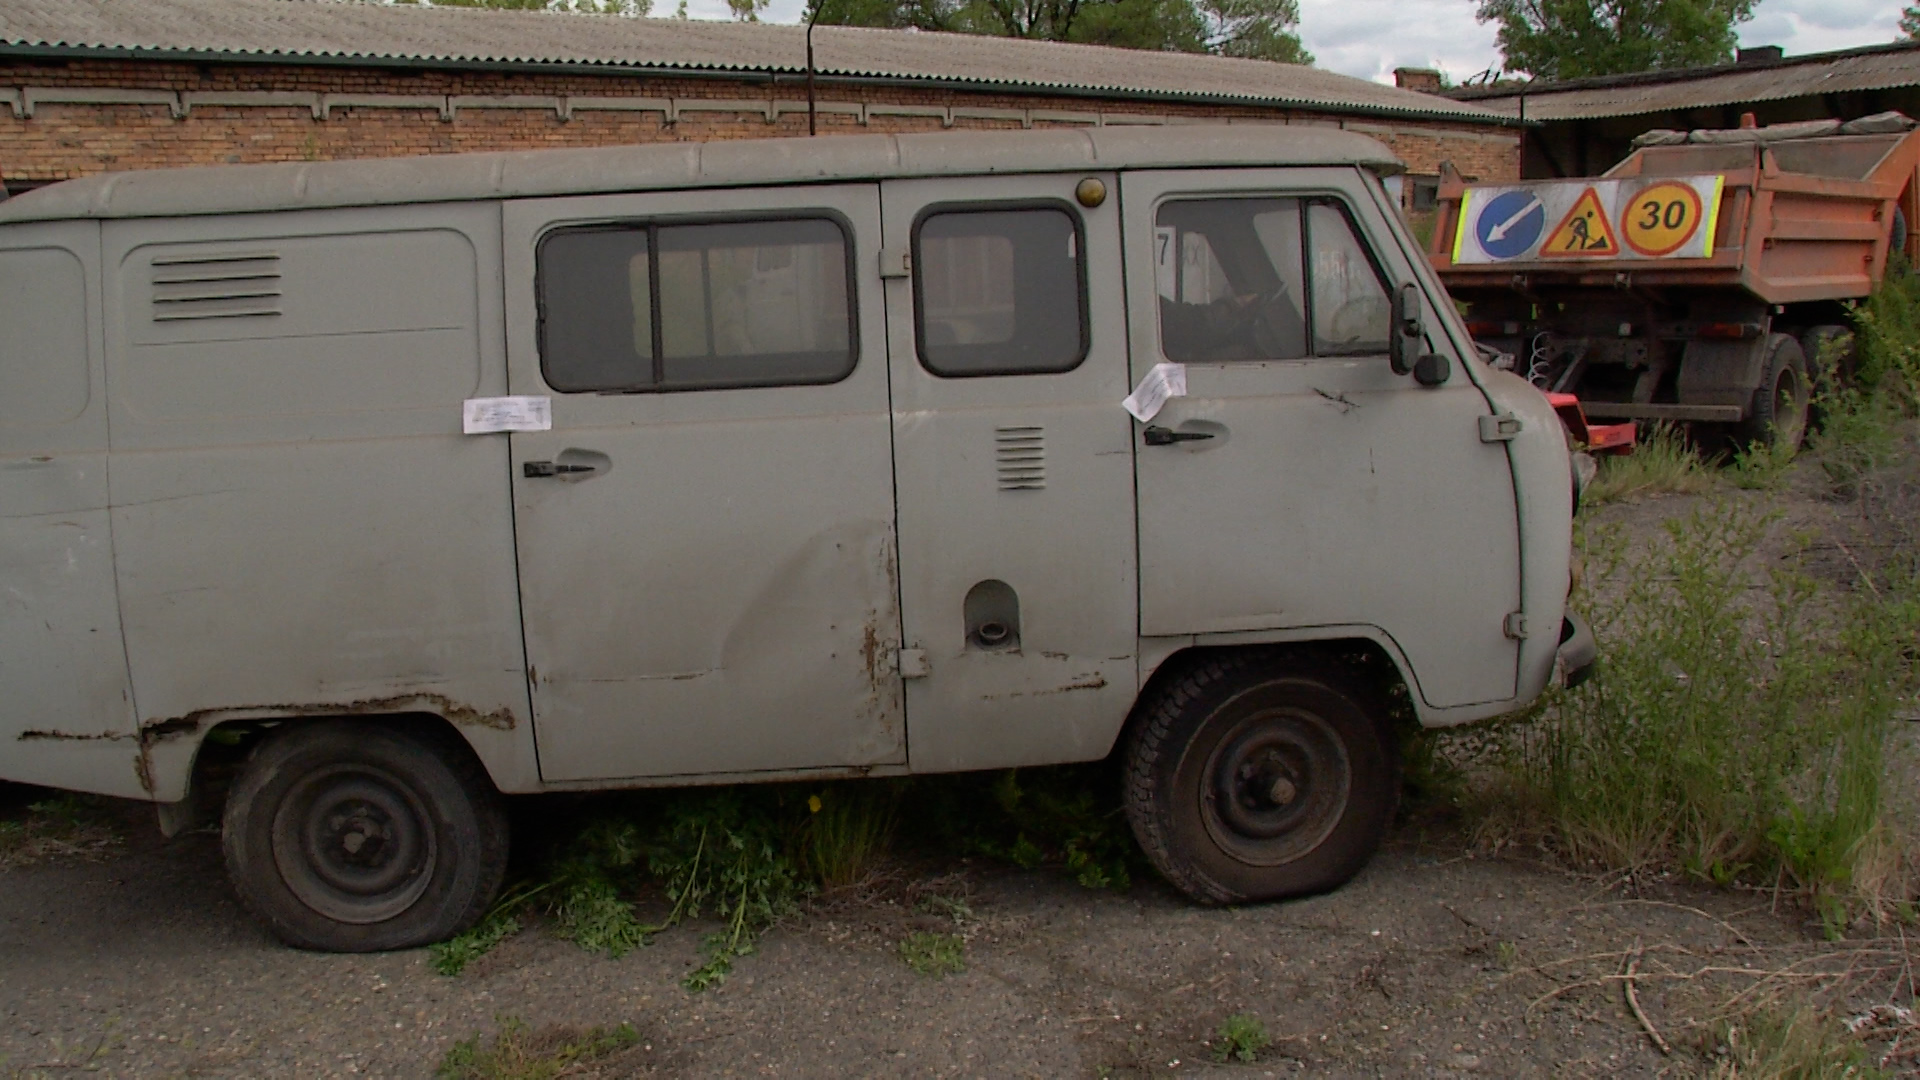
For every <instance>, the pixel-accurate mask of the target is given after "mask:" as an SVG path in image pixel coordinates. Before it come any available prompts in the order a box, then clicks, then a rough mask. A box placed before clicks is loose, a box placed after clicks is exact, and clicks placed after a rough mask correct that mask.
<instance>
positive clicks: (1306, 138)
mask: <svg viewBox="0 0 1920 1080" xmlns="http://www.w3.org/2000/svg"><path fill="white" fill-rule="evenodd" d="M1269 165H1359V166H1364V167H1366V168H1370V169H1373V170H1375V171H1376V172H1380V173H1396V172H1400V171H1402V168H1403V166H1402V165H1401V163H1400V161H1399V159H1397V158H1395V157H1394V156H1393V153H1392V151H1390V150H1388V149H1387V148H1386V147H1385V146H1383V145H1381V144H1380V143H1379V142H1377V141H1375V140H1373V139H1371V138H1368V137H1366V136H1364V135H1357V134H1354V133H1352V132H1348V131H1340V130H1337V129H1332V128H1325V127H1314V126H1307V125H1282V124H1234V125H1231V126H1229V125H1225V124H1195V125H1179V126H1169V127H1151V128H1145V127H1142V128H1132V127H1128V128H1118V127H1113V128H1107V127H1103V128H1093V129H1079V130H1052V131H1018V132H947V133H940V134H926V135H835V136H827V137H824V138H817V139H806V138H795V137H784V138H772V139H734V140H725V141H718V142H705V143H671V144H654V145H649V146H618V147H600V148H592V149H563V150H526V151H516V152H511V153H491V154H444V155H435V156H431V157H409V158H375V159H368V160H361V161H326V162H303V163H290V164H284V165H226V166H216V167H212V168H196V169H157V170H151V171H142V172H119V173H106V174H103V175H100V176H92V177H87V178H85V179H80V180H68V181H66V182H64V183H59V184H52V185H49V186H47V187H44V188H40V189H38V190H36V191H31V192H28V193H26V194H24V195H19V196H15V197H14V198H12V199H8V200H7V201H5V202H0V223H5V222H13V221H53V220H64V219H70V218H139V217H176V216H185V215H199V214H242V213H263V212H268V211H274V210H308V209H320V208H326V207H344V206H390V205H399V204H405V203H424V202H458V201H465V200H471V199H514V198H527V197H537V196H550V195H581V194H590V193H597V192H621V191H663V190H673V189H684V188H704V187H736V186H743V185H767V184H805V183H823V182H834V181H857V180H882V179H890V178H894V177H920V176H981V175H991V174H995V173H1030V172H1071V171H1083V170H1093V169H1098V170H1114V169H1142V168H1190V167H1202V168H1205V167H1233V166H1238V167H1247V166H1269Z"/></svg>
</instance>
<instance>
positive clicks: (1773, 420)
mask: <svg viewBox="0 0 1920 1080" xmlns="http://www.w3.org/2000/svg"><path fill="white" fill-rule="evenodd" d="M1812 399H1813V394H1812V392H1811V389H1810V387H1809V385H1808V380H1807V355H1806V353H1805V352H1804V351H1802V350H1801V348H1800V343H1799V342H1798V341H1795V340H1794V339H1793V337H1792V336H1791V335H1789V334H1772V335H1769V336H1768V338H1767V353H1766V359H1765V360H1764V361H1763V362H1762V363H1761V365H1760V385H1759V386H1757V387H1755V388H1754V391H1753V403H1752V405H1751V407H1750V408H1749V409H1748V412H1747V418H1746V419H1745V420H1743V421H1741V423H1740V426H1739V428H1738V429H1736V431H1735V435H1736V437H1738V438H1739V439H1740V441H1742V442H1745V443H1748V444H1751V445H1754V446H1765V447H1771V448H1782V449H1788V450H1797V449H1799V448H1800V440H1801V439H1803V438H1805V437H1806V434H1807V409H1808V406H1809V405H1810V403H1811V402H1812Z"/></svg>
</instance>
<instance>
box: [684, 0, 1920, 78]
mask: <svg viewBox="0 0 1920 1080" xmlns="http://www.w3.org/2000/svg"><path fill="white" fill-rule="evenodd" d="M677 6H678V4H677V0H654V4H653V13H654V14H655V15H671V14H672V13H673V11H674V8H675V7H677ZM1900 6H1901V5H1900V2H1899V0H1760V3H1758V4H1756V5H1755V6H1754V15H1753V21H1752V22H1748V23H1745V24H1743V25H1742V26H1741V27H1740V44H1742V45H1779V46H1782V47H1784V48H1785V49H1786V50H1787V55H1789V56H1794V55H1798V54H1800V53H1810V52H1824V51H1826V50H1828V49H1846V48H1851V47H1853V46H1855V45H1873V44H1878V43H1880V42H1884V41H1892V40H1893V39H1894V38H1896V37H1898V36H1899V29H1898V24H1899V21H1900ZM1477 7H1478V5H1477V4H1476V2H1475V0H1300V34H1301V36H1302V37H1303V38H1305V39H1306V43H1307V48H1309V49H1311V50H1313V55H1314V56H1315V58H1316V59H1317V60H1318V62H1319V65H1320V66H1321V67H1324V68H1329V69H1331V70H1333V71H1339V72H1344V73H1345V74H1348V75H1357V76H1359V77H1360V78H1363V79H1375V80H1378V81H1380V82H1388V83H1390V82H1392V81H1393V69H1394V68H1396V67H1437V68H1440V69H1441V70H1443V71H1445V72H1446V73H1447V74H1449V75H1451V76H1453V78H1454V79H1456V80H1461V79H1467V78H1471V77H1472V76H1473V75H1475V74H1477V73H1479V72H1481V71H1484V70H1486V69H1487V68H1489V67H1491V66H1493V65H1495V64H1498V63H1499V62H1500V54H1499V53H1498V52H1497V51H1495V49H1494V47H1493V27H1491V26H1482V25H1480V24H1479V23H1477V22H1475V21H1474V18H1473V13H1474V11H1475V10H1476V8H1477ZM804 8H805V2H804V0H773V3H772V5H771V6H770V7H768V8H767V10H766V11H765V12H764V13H763V14H762V15H761V18H764V19H766V20H768V21H769V22H798V21H800V16H801V12H802V11H803V10H804ZM687 13H688V14H689V15H692V16H694V17H695V18H726V16H727V5H726V0H688V2H687Z"/></svg>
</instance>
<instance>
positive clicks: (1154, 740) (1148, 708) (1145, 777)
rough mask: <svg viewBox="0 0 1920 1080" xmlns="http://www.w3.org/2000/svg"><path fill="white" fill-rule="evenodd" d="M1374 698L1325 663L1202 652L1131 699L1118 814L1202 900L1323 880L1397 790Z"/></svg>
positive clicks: (1372, 834) (1373, 841) (1361, 855)
mask: <svg viewBox="0 0 1920 1080" xmlns="http://www.w3.org/2000/svg"><path fill="white" fill-rule="evenodd" d="M1383 711H1384V710H1383V709H1382V708H1381V707H1380V706H1379V705H1377V704H1375V703H1374V698H1373V695H1371V694H1368V693H1366V692H1365V691H1364V690H1362V689H1361V687H1360V686H1359V684H1358V683H1356V682H1355V681H1354V680H1352V679H1351V678H1350V677H1349V676H1347V675H1346V673H1345V672H1342V671H1339V670H1338V669H1337V668H1333V666H1332V665H1330V664H1328V663H1326V662H1317V663H1316V662H1309V661H1308V660H1307V659H1305V658H1301V657H1282V656H1276V655H1274V654H1271V653H1261V652H1235V653H1223V654H1220V655H1218V656H1210V657H1208V658H1206V659H1205V660H1203V661H1202V662H1200V663H1198V664H1196V665H1195V666H1194V667H1193V668H1192V669H1190V670H1188V671H1187V672H1185V673H1184V674H1183V675H1181V676H1179V677H1178V678H1176V679H1174V680H1173V681H1171V682H1169V683H1168V684H1166V685H1165V686H1163V687H1161V688H1160V689H1159V690H1158V691H1157V692H1155V694H1154V695H1153V697H1152V698H1151V699H1149V700H1147V701H1143V702H1142V703H1141V712H1140V713H1139V715H1138V716H1137V717H1136V720H1135V726H1134V729H1133V732H1132V734H1131V736H1130V739H1129V742H1128V745H1127V779H1126V804H1127V820H1128V821H1129V823H1131V824H1132V826H1133V834H1134V836H1135V837H1136V838H1137V839H1138V840H1139V841H1140V846H1141V848H1143V849H1144V850H1145V851H1146V854H1147V858H1148V859H1150V860H1151V861H1152V862H1153V865H1154V867H1155V868H1156V869H1158V870H1159V871H1160V873H1161V874H1162V875H1163V876H1165V877H1166V879H1167V880H1168V881H1169V882H1171V883H1172V884H1173V886H1174V887H1175V888H1177V889H1179V890H1180V891H1181V892H1183V893H1186V894H1187V895H1188V896H1190V897H1193V898H1194V899H1196V900H1199V901H1202V902H1205V903H1216V904H1232V903H1239V902H1242V901H1247V900H1273V899H1278V898H1281V897H1286V896H1299V895H1303V894H1306V893H1317V892H1325V891H1327V890H1329V889H1333V888H1337V887H1338V886H1340V885H1342V884H1345V883H1346V882H1347V880H1348V879H1350V878H1352V877H1353V875H1354V874H1356V873H1359V871H1360V868H1361V867H1362V866H1363V865H1365V864H1366V861H1367V859H1368V858H1369V857H1371V856H1372V855H1373V852H1374V849H1375V848H1377V847H1379V845H1380V838H1381V837H1382V836H1384V835H1385V833H1386V830H1387V825H1388V823H1390V822H1391V821H1392V820H1393V812H1394V806H1395V804H1396V802H1397V801H1398V798H1399V791H1400V788H1399V772H1400V769H1399V760H1398V753H1397V748H1396V747H1395V745H1394V743H1393V741H1392V740H1391V739H1389V738H1387V737H1386V733H1385V732H1384V730H1383V724H1382V721H1381V717H1382V713H1383Z"/></svg>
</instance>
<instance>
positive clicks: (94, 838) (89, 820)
mask: <svg viewBox="0 0 1920 1080" xmlns="http://www.w3.org/2000/svg"><path fill="white" fill-rule="evenodd" d="M122 840H123V838H122V837H121V835H120V829H119V826H118V823H117V822H116V821H115V820H114V815H113V813H112V812H111V810H110V809H109V803H108V802H107V800H104V799H99V798H95V797H93V796H88V795H75V794H71V793H67V794H57V795H52V796H50V797H48V798H46V799H42V800H40V801H38V802H34V803H31V804H28V805H27V806H26V807H24V808H22V809H19V810H14V811H8V812H7V813H6V814H5V816H0V870H12V869H18V868H20V867H25V866H34V865H37V864H39V863H43V862H50V861H56V860H60V859H95V858H99V857H101V856H103V855H105V854H106V853H107V852H109V851H111V850H112V849H114V848H116V847H118V846H120V844H121V843H122Z"/></svg>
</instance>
